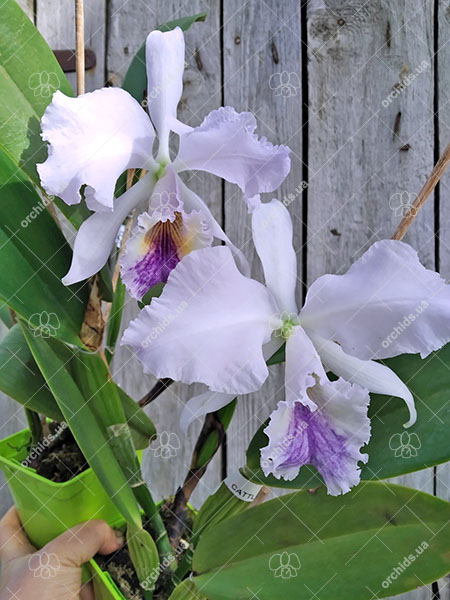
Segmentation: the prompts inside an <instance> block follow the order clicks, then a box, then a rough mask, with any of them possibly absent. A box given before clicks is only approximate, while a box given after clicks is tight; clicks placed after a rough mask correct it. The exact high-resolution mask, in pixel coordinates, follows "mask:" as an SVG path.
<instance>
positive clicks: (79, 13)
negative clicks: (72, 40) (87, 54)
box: [75, 0, 85, 96]
mask: <svg viewBox="0 0 450 600" xmlns="http://www.w3.org/2000/svg"><path fill="white" fill-rule="evenodd" d="M75 28H76V29H75V35H76V65H77V95H78V96H79V95H80V94H84V91H85V83H84V74H85V65H84V0H75Z"/></svg>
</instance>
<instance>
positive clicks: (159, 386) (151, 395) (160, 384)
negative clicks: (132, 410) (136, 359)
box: [138, 377, 173, 408]
mask: <svg viewBox="0 0 450 600" xmlns="http://www.w3.org/2000/svg"><path fill="white" fill-rule="evenodd" d="M172 383H173V380H172V379H169V378H168V377H163V378H162V379H158V381H157V382H156V383H155V385H154V386H153V387H152V389H151V390H150V391H149V392H148V393H147V394H145V396H144V397H143V398H141V399H140V400H139V402H138V404H139V406H140V407H141V408H142V407H144V406H147V404H150V402H153V400H155V399H156V398H157V397H158V396H159V395H160V394H162V393H163V392H164V391H165V390H166V389H167V388H168V387H169V385H171V384H172Z"/></svg>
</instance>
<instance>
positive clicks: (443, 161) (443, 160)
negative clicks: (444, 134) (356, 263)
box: [392, 144, 450, 240]
mask: <svg viewBox="0 0 450 600" xmlns="http://www.w3.org/2000/svg"><path fill="white" fill-rule="evenodd" d="M449 164H450V144H449V145H448V146H447V147H446V148H445V150H444V152H443V153H442V154H441V156H440V158H439V160H438V161H437V163H436V164H435V166H434V167H433V170H432V171H431V174H430V176H429V177H428V179H427V180H426V181H425V184H424V186H423V187H422V189H421V190H420V192H419V193H418V194H417V198H416V199H415V200H414V202H413V204H412V206H411V207H410V208H409V210H408V214H406V215H405V216H404V217H403V219H402V220H401V222H400V225H399V226H398V227H397V229H396V230H395V233H394V235H393V236H392V239H393V240H402V239H403V238H404V237H405V234H406V232H407V231H408V229H409V228H410V227H411V225H412V222H413V221H414V219H415V218H416V216H417V214H418V212H419V211H420V209H421V208H422V206H423V205H424V204H425V201H426V199H427V198H428V196H429V195H430V194H431V192H432V191H433V190H434V188H435V187H436V185H437V183H438V182H439V180H440V178H441V177H442V175H443V174H444V172H445V170H446V169H447V167H448V165H449Z"/></svg>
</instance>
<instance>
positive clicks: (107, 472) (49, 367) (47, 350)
mask: <svg viewBox="0 0 450 600" xmlns="http://www.w3.org/2000/svg"><path fill="white" fill-rule="evenodd" d="M22 329H23V332H24V335H25V338H26V340H27V342H28V345H29V346H30V349H31V352H32V354H33V356H34V359H35V360H36V363H37V364H38V365H39V368H40V369H41V371H42V373H43V375H44V377H45V379H46V381H47V384H48V386H49V388H50V390H51V391H52V393H53V395H54V397H55V399H56V401H57V403H58V405H59V408H60V410H61V412H62V413H63V415H64V419H65V421H66V422H67V424H68V425H69V427H70V429H71V431H72V433H73V436H74V438H75V440H76V441H77V443H78V445H79V446H80V448H81V450H82V452H83V454H84V456H85V458H86V460H87V461H88V463H89V465H90V466H91V467H92V469H93V470H94V472H95V474H96V475H97V477H98V479H99V481H100V483H101V484H102V486H103V487H104V489H105V490H106V491H107V492H108V494H109V495H110V497H111V500H112V501H113V502H114V504H115V505H116V506H117V509H118V510H119V511H120V513H121V514H122V515H123V517H124V518H125V519H126V520H127V522H129V523H133V524H135V525H136V526H137V527H139V526H140V523H141V517H140V512H139V507H138V504H137V502H136V500H135V498H134V495H133V491H132V490H131V487H130V485H129V483H128V481H127V479H126V478H125V476H124V474H123V472H122V469H121V467H120V466H119V464H118V462H117V460H116V457H115V455H114V452H113V451H112V449H111V447H110V446H109V444H108V442H107V440H106V439H105V436H104V434H103V431H102V429H101V427H100V426H99V425H98V423H97V420H96V418H95V415H94V413H93V411H92V409H91V407H90V405H89V403H88V402H85V400H84V397H83V395H82V394H81V392H80V390H79V388H78V386H77V385H76V383H75V381H74V380H73V378H72V376H71V375H70V373H69V371H68V370H67V368H66V365H65V364H64V362H63V361H62V360H61V359H60V357H59V356H58V355H57V354H56V353H55V352H54V350H53V349H52V348H51V346H50V344H49V343H48V342H47V341H46V340H44V339H42V338H40V337H34V336H33V335H32V334H31V332H30V331H29V330H28V329H27V327H26V325H23V327H22Z"/></svg>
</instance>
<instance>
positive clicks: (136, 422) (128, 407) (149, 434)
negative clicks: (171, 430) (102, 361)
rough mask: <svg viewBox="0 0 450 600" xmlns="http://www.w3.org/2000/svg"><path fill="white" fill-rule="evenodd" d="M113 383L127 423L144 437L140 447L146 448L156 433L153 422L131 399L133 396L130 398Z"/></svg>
mask: <svg viewBox="0 0 450 600" xmlns="http://www.w3.org/2000/svg"><path fill="white" fill-rule="evenodd" d="M114 385H115V386H116V388H117V392H118V394H119V397H120V400H121V402H122V406H123V410H124V412H125V416H126V419H127V423H128V425H129V426H130V427H131V428H132V430H134V431H136V432H137V433H139V434H140V435H141V436H142V437H143V438H145V440H146V442H145V444H144V445H142V446H141V448H147V446H148V445H149V443H150V442H151V440H152V439H153V438H154V436H155V435H156V428H155V426H154V424H153V422H152V421H151V419H150V417H149V416H148V415H147V414H146V413H145V412H144V411H143V410H142V408H141V407H140V406H139V404H138V403H137V402H136V401H135V400H133V398H130V396H129V395H128V394H127V393H126V392H124V390H123V389H122V388H121V387H119V386H118V385H117V384H114Z"/></svg>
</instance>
